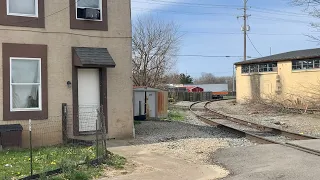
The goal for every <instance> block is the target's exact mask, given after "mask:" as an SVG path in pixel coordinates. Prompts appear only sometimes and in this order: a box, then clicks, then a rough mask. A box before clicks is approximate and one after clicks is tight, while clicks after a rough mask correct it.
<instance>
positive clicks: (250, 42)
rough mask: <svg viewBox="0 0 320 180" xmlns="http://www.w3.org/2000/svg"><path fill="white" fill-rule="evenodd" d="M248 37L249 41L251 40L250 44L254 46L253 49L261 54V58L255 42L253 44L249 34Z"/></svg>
mask: <svg viewBox="0 0 320 180" xmlns="http://www.w3.org/2000/svg"><path fill="white" fill-rule="evenodd" d="M247 37H248V39H249V41H250V43H251V45H252V46H253V48H254V49H255V50H256V51H257V53H259V54H260V56H261V57H262V54H261V53H260V52H259V51H258V49H257V47H256V46H255V45H254V44H253V42H252V40H251V38H250V37H249V35H248V34H247Z"/></svg>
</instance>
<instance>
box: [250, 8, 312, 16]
mask: <svg viewBox="0 0 320 180" xmlns="http://www.w3.org/2000/svg"><path fill="white" fill-rule="evenodd" d="M251 8H253V9H259V10H262V11H269V12H279V13H282V14H290V15H298V16H301V15H302V16H308V14H306V13H296V12H289V11H282V10H277V9H268V8H261V7H251Z"/></svg>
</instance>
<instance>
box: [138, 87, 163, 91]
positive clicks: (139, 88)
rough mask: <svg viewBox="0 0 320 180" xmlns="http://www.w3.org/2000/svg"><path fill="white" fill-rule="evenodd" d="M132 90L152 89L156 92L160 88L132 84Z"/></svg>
mask: <svg viewBox="0 0 320 180" xmlns="http://www.w3.org/2000/svg"><path fill="white" fill-rule="evenodd" d="M133 91H148V92H150V91H153V92H158V91H161V90H160V89H156V88H151V87H146V86H133Z"/></svg>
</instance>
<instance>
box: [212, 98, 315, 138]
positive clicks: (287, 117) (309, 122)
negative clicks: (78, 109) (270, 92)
mask: <svg viewBox="0 0 320 180" xmlns="http://www.w3.org/2000/svg"><path fill="white" fill-rule="evenodd" d="M208 108H210V109H213V110H215V111H217V112H219V113H222V114H225V115H228V116H232V117H235V118H239V119H243V120H246V121H250V122H254V123H259V124H262V125H267V126H270V127H275V128H279V129H283V130H286V131H292V132H296V133H301V134H307V135H311V136H316V137H320V120H319V115H318V114H294V113H282V112H279V111H277V110H276V109H273V108H269V107H266V106H263V105H259V104H255V105H252V104H237V103H236V102H235V100H228V101H217V102H212V103H210V104H209V105H208Z"/></svg>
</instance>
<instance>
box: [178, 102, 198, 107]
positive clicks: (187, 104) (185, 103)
mask: <svg viewBox="0 0 320 180" xmlns="http://www.w3.org/2000/svg"><path fill="white" fill-rule="evenodd" d="M193 103H194V102H190V101H179V102H177V103H175V104H174V105H175V106H183V107H189V106H190V105H191V104H193Z"/></svg>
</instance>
